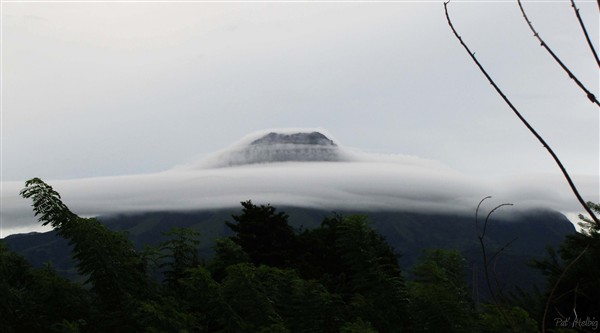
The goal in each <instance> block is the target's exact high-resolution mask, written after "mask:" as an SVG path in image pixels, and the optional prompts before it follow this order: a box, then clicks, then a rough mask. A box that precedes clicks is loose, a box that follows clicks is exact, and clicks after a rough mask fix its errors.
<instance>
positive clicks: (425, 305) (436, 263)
mask: <svg viewBox="0 0 600 333" xmlns="http://www.w3.org/2000/svg"><path fill="white" fill-rule="evenodd" d="M464 272H465V260H464V258H462V256H461V255H460V254H459V253H458V251H451V250H433V251H427V252H426V253H425V255H424V256H423V258H422V260H421V262H420V263H418V264H417V265H415V267H414V268H413V275H414V276H415V279H414V281H412V282H411V283H410V284H409V285H410V292H411V299H412V300H413V302H412V304H411V305H412V306H411V308H412V311H411V313H413V315H414V318H413V320H414V321H415V329H416V331H422V332H427V331H440V330H443V331H445V332H471V331H472V327H473V326H474V324H475V322H474V319H475V318H476V314H475V308H474V304H473V303H472V301H471V296H470V295H469V292H468V288H467V285H466V283H465V278H464Z"/></svg>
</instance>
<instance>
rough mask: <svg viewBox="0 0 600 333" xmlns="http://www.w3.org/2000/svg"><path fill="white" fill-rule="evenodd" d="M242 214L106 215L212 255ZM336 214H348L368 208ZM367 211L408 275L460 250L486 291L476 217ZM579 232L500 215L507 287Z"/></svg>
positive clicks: (317, 219) (62, 255) (52, 255)
mask: <svg viewBox="0 0 600 333" xmlns="http://www.w3.org/2000/svg"><path fill="white" fill-rule="evenodd" d="M278 208H279V210H280V211H284V212H286V213H287V214H288V215H289V216H290V219H289V220H290V224H291V225H293V226H294V227H295V228H296V229H297V230H300V229H306V228H313V227H316V226H318V225H320V223H321V222H322V220H323V219H324V218H325V217H330V216H332V214H333V213H332V212H331V211H327V210H319V209H311V208H299V207H278ZM239 213H240V209H217V210H204V211H195V212H154V213H144V214H127V215H115V216H109V217H104V218H102V219H101V220H102V222H103V223H104V224H105V225H106V226H108V227H109V228H111V229H112V230H119V231H123V232H126V233H127V234H128V235H129V238H130V239H131V240H132V241H133V242H134V244H135V245H136V247H137V248H138V249H140V250H141V249H143V247H144V246H145V245H154V246H156V245H158V244H159V243H160V242H161V241H163V240H164V237H163V235H162V232H165V231H167V230H169V229H170V228H172V227H174V226H177V227H185V228H191V229H194V230H196V231H199V232H200V234H201V237H202V238H201V254H202V256H203V257H205V258H209V257H210V256H211V255H212V246H213V244H214V240H215V239H216V238H218V237H227V236H229V235H231V232H230V230H229V229H228V228H227V227H226V226H225V223H224V222H225V221H232V218H231V214H239ZM338 213H341V214H344V215H348V214H355V213H362V212H359V211H338ZM367 215H368V217H369V220H370V221H371V223H372V227H373V228H374V229H375V230H377V231H378V232H379V233H380V234H382V235H383V236H384V237H385V238H386V240H387V242H388V243H389V244H390V245H391V246H392V247H393V248H394V249H395V250H396V251H397V253H398V254H399V263H400V265H401V267H402V268H403V269H404V270H405V272H407V273H408V272H409V270H410V267H411V266H412V265H413V264H415V263H416V262H417V261H418V260H419V257H420V256H421V255H422V253H423V250H425V249H458V250H459V251H460V252H461V253H462V255H463V256H464V257H465V258H466V260H467V262H468V267H469V269H470V271H469V272H467V276H469V281H468V282H469V283H473V281H476V282H475V283H477V284H478V285H479V286H480V289H481V290H480V294H481V295H482V296H481V297H485V295H487V291H486V290H484V288H483V286H485V282H484V280H483V274H482V252H481V248H480V244H479V242H478V239H477V235H476V232H475V221H474V218H473V217H469V216H460V215H453V214H447V215H442V214H419V213H407V212H400V211H395V212H394V211H379V212H370V213H367ZM480 227H481V226H480ZM573 232H575V230H574V227H573V224H572V223H571V222H569V221H568V220H567V219H566V217H564V216H563V215H562V214H560V213H557V212H552V211H543V210H537V211H527V212H521V213H518V214H512V215H509V216H503V217H502V218H499V219H494V218H492V219H491V220H490V222H489V225H488V228H487V232H486V235H487V237H486V238H485V241H486V244H487V245H486V250H487V251H488V253H489V254H491V255H493V254H494V253H496V252H497V251H498V250H499V249H501V248H502V247H504V246H505V245H506V244H507V243H509V242H511V241H512V243H511V244H510V246H508V247H507V248H506V250H504V251H502V254H501V255H500V256H499V259H498V260H497V263H496V270H495V271H496V273H495V274H496V276H497V278H498V280H499V281H501V283H502V284H503V285H504V288H505V290H511V289H512V288H514V287H515V286H519V287H521V288H523V289H525V290H531V289H532V288H533V286H537V287H539V288H540V289H542V288H543V285H544V281H545V279H544V277H543V276H542V275H541V274H540V273H539V272H538V271H536V270H534V269H532V268H530V267H529V266H528V264H529V263H530V262H531V260H533V259H541V258H544V257H545V256H546V248H547V247H548V246H550V247H553V248H557V247H558V245H559V244H560V243H561V242H562V240H563V238H564V236H565V235H567V234H570V233H573ZM4 240H5V242H6V243H7V244H8V245H9V247H10V248H11V249H12V250H13V251H15V252H17V253H19V254H21V255H23V256H25V257H26V258H27V260H29V261H30V262H31V263H32V264H33V265H34V266H37V267H40V266H42V265H43V264H44V263H45V262H47V261H50V262H52V264H53V266H54V267H55V268H56V269H57V270H58V271H59V272H60V273H61V274H63V275H65V276H68V277H71V278H77V275H76V272H75V270H74V269H73V262H72V260H71V258H70V250H69V247H68V244H67V242H66V241H65V240H64V239H62V238H60V237H58V236H57V235H56V234H55V233H54V232H47V233H33V234H20V235H11V236H8V237H6V238H5V239H4ZM474 272H478V273H474ZM474 274H475V279H474V280H473V275H474Z"/></svg>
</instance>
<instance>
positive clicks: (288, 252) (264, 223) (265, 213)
mask: <svg viewBox="0 0 600 333" xmlns="http://www.w3.org/2000/svg"><path fill="white" fill-rule="evenodd" d="M242 206H243V210H242V214H241V215H232V218H233V219H234V221H235V222H237V223H231V222H225V224H226V225H227V226H228V227H229V228H230V229H231V230H232V231H233V232H235V235H234V236H233V237H231V239H232V240H233V241H234V242H235V243H236V244H238V245H240V246H241V247H242V249H243V250H244V251H245V252H246V253H247V254H248V256H250V260H251V261H252V262H253V263H254V264H255V265H261V264H263V265H268V266H273V267H289V265H290V264H291V261H292V260H293V257H294V252H295V245H296V244H295V240H296V238H295V234H294V230H293V229H292V227H291V226H290V225H289V224H288V215H287V214H285V213H283V212H279V213H276V209H275V208H274V207H272V206H271V205H267V206H264V205H261V206H256V205H254V204H253V203H252V201H250V200H249V201H245V202H242Z"/></svg>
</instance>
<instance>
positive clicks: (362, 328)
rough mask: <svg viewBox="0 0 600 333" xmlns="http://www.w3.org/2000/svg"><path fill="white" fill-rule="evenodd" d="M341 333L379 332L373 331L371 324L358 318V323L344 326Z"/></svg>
mask: <svg viewBox="0 0 600 333" xmlns="http://www.w3.org/2000/svg"><path fill="white" fill-rule="evenodd" d="M340 333H377V331H375V330H374V329H373V327H372V326H371V323H369V322H366V321H364V320H362V318H357V319H356V321H354V322H351V323H346V324H345V325H344V326H342V328H341V329H340Z"/></svg>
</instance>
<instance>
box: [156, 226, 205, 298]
mask: <svg viewBox="0 0 600 333" xmlns="http://www.w3.org/2000/svg"><path fill="white" fill-rule="evenodd" d="M163 235H165V236H167V237H171V239H169V240H167V241H165V242H163V243H162V244H161V245H160V250H161V252H162V256H161V257H160V259H162V261H163V262H162V264H161V265H159V267H160V268H166V270H165V271H163V274H164V276H165V281H166V283H167V285H168V286H169V287H171V288H173V289H175V288H177V286H178V285H179V280H180V279H183V278H185V277H187V276H188V270H189V269H191V268H194V267H196V266H198V265H199V264H200V257H199V255H198V251H199V250H198V246H199V245H200V240H199V237H200V233H198V232H196V231H194V230H191V229H185V228H176V227H174V228H172V229H171V230H170V231H167V232H165V233H163Z"/></svg>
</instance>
